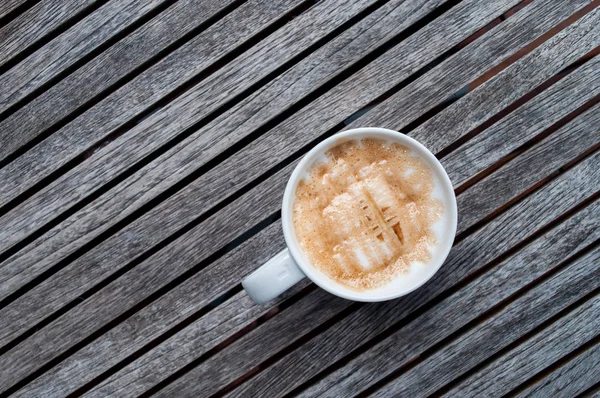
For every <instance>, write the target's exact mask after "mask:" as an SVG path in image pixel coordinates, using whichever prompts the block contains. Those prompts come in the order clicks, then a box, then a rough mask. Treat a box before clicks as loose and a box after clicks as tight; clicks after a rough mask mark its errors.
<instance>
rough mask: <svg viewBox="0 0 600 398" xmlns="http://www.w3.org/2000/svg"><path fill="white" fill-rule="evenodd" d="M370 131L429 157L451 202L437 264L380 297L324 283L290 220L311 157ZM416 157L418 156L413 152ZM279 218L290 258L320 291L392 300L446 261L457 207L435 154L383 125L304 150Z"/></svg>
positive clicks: (350, 132)
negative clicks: (443, 246)
mask: <svg viewBox="0 0 600 398" xmlns="http://www.w3.org/2000/svg"><path fill="white" fill-rule="evenodd" d="M373 133H375V134H379V135H384V136H387V137H389V138H390V140H394V139H395V140H396V141H398V138H400V140H402V141H408V142H409V143H410V145H408V147H409V149H411V151H413V149H414V148H413V147H411V146H414V147H416V148H418V149H419V150H420V151H421V152H423V153H424V154H425V156H426V157H428V158H429V159H428V160H429V161H430V162H431V163H433V164H434V165H435V167H436V168H437V169H438V170H437V172H438V173H437V174H438V177H440V179H441V181H442V184H443V185H444V186H445V188H449V190H450V191H451V192H452V197H451V198H448V199H449V200H450V202H451V208H450V209H447V210H446V211H450V223H451V225H450V227H451V230H452V236H451V237H448V240H451V243H450V244H449V245H447V249H446V250H445V253H443V255H442V256H441V258H440V260H439V261H438V263H437V264H434V268H435V269H433V272H431V273H430V275H429V276H427V277H426V278H425V279H423V280H421V281H419V282H418V283H415V284H414V285H412V286H411V287H410V288H408V289H405V290H402V291H399V292H395V293H391V294H382V295H380V296H364V295H361V292H360V291H356V292H355V293H354V292H353V291H351V290H350V291H348V290H349V289H346V290H343V288H344V287H343V286H342V285H340V284H339V283H337V282H335V281H333V280H331V281H332V282H333V283H332V284H328V283H324V282H323V280H324V278H328V276H327V275H325V274H323V273H322V272H321V271H319V270H318V269H317V268H316V267H315V266H313V265H312V264H310V263H308V264H305V262H304V260H303V258H302V256H301V253H302V252H303V250H302V248H301V247H300V244H299V243H298V241H297V239H296V237H295V232H294V226H293V220H292V207H293V206H292V204H293V201H294V196H295V190H296V186H297V183H298V182H299V181H300V179H301V177H302V174H303V172H304V171H305V170H307V166H312V164H311V163H312V162H314V161H315V160H316V159H314V157H315V155H316V154H320V153H321V152H322V151H326V150H328V149H329V148H332V147H334V146H336V145H339V144H341V143H343V142H346V141H351V140H360V139H363V138H368V135H369V134H373ZM400 143H401V144H405V142H400ZM417 156H421V155H417ZM434 172H435V171H434ZM281 220H282V227H283V235H284V239H285V242H286V245H287V247H288V250H289V251H290V253H291V255H292V258H293V260H294V261H295V262H296V264H297V265H298V267H299V268H300V269H301V270H302V272H304V274H305V275H306V276H307V278H309V279H310V280H311V281H313V282H314V283H315V284H317V286H319V287H320V288H321V289H324V290H326V291H328V292H329V293H331V294H334V295H336V296H338V297H342V298H344V299H348V300H354V301H362V302H377V301H386V300H392V299H395V298H398V297H401V296H404V295H406V294H409V293H411V292H413V291H415V290H416V289H418V288H419V287H421V286H423V285H424V284H425V283H427V282H428V281H429V280H430V279H431V278H432V277H433V276H434V275H435V274H436V273H437V272H438V271H439V269H440V268H441V266H442V265H443V264H444V262H445V261H446V258H447V257H448V253H449V252H450V249H451V248H452V242H454V238H455V237H456V229H457V224H458V210H457V204H456V194H455V193H454V188H453V186H452V182H451V181H450V178H449V177H448V174H447V173H446V170H445V169H444V167H443V166H442V164H441V163H440V162H439V160H438V159H437V158H436V157H435V155H434V154H433V153H431V151H429V150H428V149H427V148H426V147H425V146H424V145H423V144H421V143H420V142H418V141H417V140H415V139H414V138H411V137H409V136H407V135H406V134H403V133H400V132H398V131H394V130H389V129H384V128H380V127H361V128H355V129H350V130H345V131H342V132H339V133H336V134H334V135H332V136H331V137H329V138H327V139H325V140H323V141H321V142H320V143H319V144H317V145H316V146H314V147H313V148H312V149H311V150H310V151H309V152H307V153H306V154H305V155H304V156H303V157H302V159H301V160H300V162H299V163H298V164H297V165H296V167H295V168H294V171H293V172H292V174H291V176H290V178H289V180H288V182H287V185H286V187H285V192H284V194H283V203H282V206H281ZM329 279H330V278H329ZM332 286H333V287H332ZM338 287H339V289H337V288H338Z"/></svg>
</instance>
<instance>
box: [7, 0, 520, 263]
mask: <svg viewBox="0 0 600 398" xmlns="http://www.w3.org/2000/svg"><path fill="white" fill-rule="evenodd" d="M493 4H496V3H493ZM468 6H469V4H467V6H465V8H463V9H462V10H458V11H457V13H458V15H453V16H452V18H457V19H458V20H461V21H462V19H463V18H466V15H461V13H467V14H468V13H474V11H473V10H474V9H473V7H468ZM495 12H496V13H498V12H499V10H495ZM477 15H478V16H480V15H481V13H477ZM442 22H443V24H442ZM442 22H440V24H439V25H438V24H435V22H434V24H430V25H429V26H428V29H432V30H428V31H427V32H426V33H424V34H423V35H422V36H419V37H418V38H415V39H414V40H413V41H409V42H408V43H407V45H406V47H403V46H399V49H398V51H390V52H389V54H390V55H389V56H388V53H386V56H385V57H384V59H383V60H382V61H381V62H379V60H380V59H378V60H377V62H376V65H375V66H374V67H373V68H372V69H367V72H366V73H363V74H362V75H361V76H363V77H362V79H365V76H366V77H369V76H373V74H375V75H376V74H377V72H381V70H378V69H379V68H381V67H386V68H389V67H390V63H389V60H391V59H396V60H397V59H406V60H407V61H406V62H407V63H408V64H409V65H410V63H411V62H414V61H412V60H411V56H416V57H422V56H423V57H427V56H428V54H429V53H428V51H431V49H432V47H427V46H424V45H423V43H426V42H433V38H432V37H431V36H433V37H436V38H437V40H440V41H441V43H443V45H446V44H448V40H442V39H447V38H449V37H453V35H452V34H451V32H447V31H444V34H440V35H439V36H436V35H435V33H436V29H438V28H439V27H440V26H451V27H457V26H458V27H461V28H462V27H464V26H465V25H464V24H462V25H456V24H449V22H450V21H448V20H444V21H442ZM480 23H482V21H480ZM514 26H515V25H513V28H514ZM473 29H474V30H476V29H477V27H476V25H475V26H473ZM440 33H441V32H440ZM454 37H455V38H456V39H455V40H457V42H458V41H460V39H461V37H460V36H458V37H456V36H454ZM462 38H464V36H463V37H462ZM422 49H425V54H423V53H420V52H419V51H421V50H422ZM467 56H473V55H467ZM419 60H420V62H422V64H424V63H425V62H426V60H427V58H419ZM462 61H464V59H461V58H458V59H455V63H457V64H459V63H460V62H462ZM488 61H489V60H488ZM410 70H411V69H409V70H408V71H410ZM394 71H395V72H396V73H398V74H399V76H398V78H399V79H402V78H403V77H406V76H407V75H408V73H407V71H403V70H400V69H399V68H396V69H394ZM390 73H391V72H386V73H385V74H384V76H385V77H386V79H381V81H377V82H372V81H369V80H367V81H366V82H365V85H366V86H367V84H368V86H367V87H376V88H379V89H381V90H382V91H383V90H385V89H386V88H388V87H390V83H393V81H391V79H390V76H391V75H390ZM466 73H468V71H467V72H465V75H464V76H463V78H464V79H465V80H466V79H467V77H466ZM438 79H441V80H442V81H443V80H444V79H448V80H450V78H449V77H447V75H446V74H443V73H441V72H440V73H439V75H438ZM408 89H414V87H412V88H411V87H410V86H409V88H408ZM345 90H346V95H345V96H339V95H338V96H336V97H328V101H322V102H321V106H320V107H319V108H317V109H315V108H310V107H309V108H307V109H306V113H301V114H298V116H297V117H295V118H294V119H293V121H292V122H290V123H287V124H286V125H285V127H283V128H282V129H279V128H278V129H276V130H274V131H272V132H270V133H268V134H267V136H266V137H264V138H265V140H259V141H258V142H256V143H255V144H254V145H252V146H251V147H250V148H248V150H249V151H242V152H240V153H238V154H236V155H235V157H234V160H233V161H232V162H230V163H226V164H224V165H222V167H221V170H218V171H217V172H212V174H211V173H209V174H208V175H207V176H203V177H202V178H201V179H200V180H197V181H196V182H194V184H193V186H202V187H203V190H204V188H205V187H206V186H207V185H209V182H210V185H212V184H213V182H214V183H219V182H220V181H230V182H228V183H227V186H229V185H230V184H231V181H234V182H235V183H236V185H241V184H243V183H245V182H248V181H251V180H252V179H253V178H255V177H256V176H257V175H259V174H260V173H261V172H262V171H264V170H265V168H266V167H267V166H270V165H272V164H274V163H275V162H277V161H280V160H282V159H283V158H285V156H286V154H288V153H290V152H292V151H293V150H296V149H298V148H299V147H301V146H302V145H304V144H306V143H307V142H309V140H310V139H312V138H314V137H315V136H317V135H318V134H319V133H322V132H323V131H326V130H327V128H328V127H329V126H328V125H323V124H324V122H323V119H320V118H319V116H315V115H320V113H325V112H329V113H331V112H333V110H336V109H338V108H341V109H343V108H344V106H348V105H347V103H348V102H351V101H352V97H353V96H354V93H356V92H357V91H356V88H355V87H352V86H351V87H346V88H345ZM362 91H363V92H365V90H362ZM366 92H367V93H368V91H366ZM371 94H372V93H370V94H369V96H367V97H366V98H362V99H361V101H364V102H363V104H367V103H368V102H369V101H371V100H372V99H373V98H374V96H373V95H371ZM438 95H439V97H438V99H441V98H443V96H444V95H448V94H447V92H445V91H443V90H442V92H439V93H438ZM410 98H411V99H415V98H416V97H414V96H413V97H410ZM433 101H434V99H430V103H432V102H433ZM329 104H332V105H331V106H329V107H328V105H329ZM359 106H360V104H359V105H358V107H357V108H356V109H359ZM431 106H432V105H431ZM252 109H253V108H252V107H250V108H249V109H248V111H252ZM408 109H409V110H410V111H409V112H407V115H410V114H413V115H414V113H411V112H416V111H417V110H418V109H420V108H419V107H418V106H415V107H414V108H413V107H408ZM346 112H348V111H347V110H346ZM349 114H351V112H349V113H348V114H346V117H347V116H348V115H349ZM307 115H311V117H312V118H316V119H314V120H313V119H310V118H309V116H307ZM343 115H344V113H342V112H340V113H338V114H337V115H336V117H337V118H340V119H341V120H343V118H344V116H343ZM325 116H328V115H327V114H326V115H325ZM414 117H415V116H413V118H414ZM408 118H409V116H407V119H408ZM169 120H170V119H169ZM180 120H181V119H178V121H180ZM307 120H311V125H308V122H307ZM325 120H327V119H325ZM234 122H235V123H234V126H235V127H236V132H235V133H236V135H237V136H239V135H240V134H248V132H249V131H251V127H253V126H252V125H250V126H248V127H250V128H248V129H245V128H244V127H245V126H244V125H242V126H239V125H238V124H237V123H238V122H237V119H234ZM298 123H300V124H298ZM297 125H304V126H306V129H307V130H306V131H298V129H296V126H297ZM166 126H167V125H165V126H164V127H163V126H162V123H161V124H159V125H157V126H156V127H153V128H155V129H156V130H158V131H160V132H164V128H166ZM170 126H173V124H170ZM209 127H210V129H207V130H204V129H202V130H200V131H198V132H197V133H196V134H194V135H193V136H191V137H190V138H189V139H188V140H187V141H185V142H183V143H182V144H181V146H180V147H179V148H174V149H173V150H172V151H170V152H169V153H167V154H165V155H164V156H163V158H159V159H157V160H156V161H155V162H154V163H153V164H151V165H150V166H149V167H148V168H147V169H145V170H143V171H140V173H138V175H136V176H135V177H133V178H131V179H130V180H129V181H131V182H124V183H123V184H121V186H125V185H126V184H132V183H133V181H136V178H140V177H138V176H139V175H142V173H144V172H145V171H152V172H153V174H154V173H155V172H159V171H160V172H163V173H164V176H163V177H159V176H158V175H156V176H154V177H152V179H155V178H156V179H158V181H161V180H163V179H165V178H171V179H172V178H173V175H174V174H175V173H180V175H182V177H183V176H186V175H189V173H191V172H192V171H193V170H194V169H195V167H199V166H202V165H203V164H206V162H208V160H209V159H210V152H208V151H209V150H210V151H215V152H213V155H212V156H216V154H217V153H218V151H219V150H222V149H223V146H226V145H229V144H230V140H231V137H228V136H226V137H224V138H222V139H221V140H217V137H215V135H214V134H215V132H220V131H222V130H221V129H220V128H221V125H220V124H217V125H211V126H209ZM238 127H239V128H238ZM211 132H212V133H211ZM301 133H304V134H301ZM309 133H310V135H309ZM142 134H143V131H140V132H138V134H136V137H139V136H140V135H142ZM163 135H164V134H163ZM288 135H291V137H290V139H289V140H288V139H287V136H288ZM282 137H283V138H282ZM265 141H266V142H265ZM273 141H278V143H277V144H278V145H276V146H273V145H274V144H273ZM145 143H146V144H147V141H145ZM139 144H140V147H143V145H142V143H139ZM192 144H193V145H192ZM263 146H264V147H265V148H269V147H274V148H280V149H279V150H278V151H277V152H276V154H277V156H275V153H274V154H273V159H271V158H270V157H268V156H267V154H266V152H264V150H263V149H261V147H263ZM281 148H284V149H281ZM122 149H123V148H120V147H118V146H115V150H118V151H120V152H119V153H120V156H123V159H125V158H126V157H131V151H127V150H122ZM182 150H183V151H185V152H182ZM177 152H179V153H178V155H177V159H182V161H180V162H175V164H174V166H173V167H172V168H167V167H166V166H165V165H166V164H168V163H170V162H173V160H171V161H170V162H166V159H169V158H171V159H172V158H174V156H173V155H174V154H175V153H177ZM108 154H110V155H113V157H112V158H111V160H109V159H107V158H105V157H104V156H102V157H99V158H97V159H96V161H94V162H93V163H92V164H90V165H89V168H88V169H87V170H90V169H94V170H99V168H103V167H105V165H106V163H107V162H109V161H110V162H112V163H111V164H114V163H116V161H115V160H113V159H114V155H115V153H114V151H112V152H108ZM107 156H108V155H107ZM254 157H256V158H257V161H256V162H254V163H253V164H252V165H251V166H252V167H250V165H249V168H248V170H247V171H248V174H249V175H248V174H242V173H237V171H236V173H234V172H233V171H234V170H233V169H232V168H231V166H229V165H230V164H234V165H235V164H240V163H239V162H240V161H241V162H244V163H245V162H247V159H249V158H250V159H253V158H254ZM118 159H120V158H117V160H118ZM267 162H268V163H267ZM155 164H156V165H158V164H161V165H162V166H163V167H160V168H157V167H156V166H154V165H155ZM154 170H156V171H154ZM236 170H237V168H236ZM80 174H84V175H83V176H81V178H85V176H87V175H89V172H88V171H85V172H84V173H80ZM99 174H102V173H99ZM219 174H224V176H219ZM232 174H235V175H232ZM237 174H239V175H237ZM102 175H104V174H102ZM175 175H176V174H175ZM147 178H150V177H147ZM72 180H73V181H75V180H78V181H79V184H81V185H85V184H82V181H81V180H80V179H79V178H77V179H76V178H75V177H74V178H73V179H72ZM137 184H139V183H137ZM148 184H151V185H152V183H149V182H146V183H144V184H143V185H145V186H149V185H148ZM81 185H78V187H75V189H78V188H79V187H80V186H81ZM165 185H166V184H165ZM215 185H217V186H220V185H218V184H215ZM163 186H164V185H163ZM152 187H153V188H154V189H156V190H158V187H157V186H156V185H154V186H152ZM63 188H65V187H64V186H63ZM88 188H89V187H88ZM194 189H195V188H188V189H187V191H185V190H184V191H182V193H181V194H179V196H178V198H179V199H178V200H179V201H180V202H181V201H183V202H188V199H187V198H188V197H189V196H188V194H189V193H190V192H191V191H192V190H194ZM55 192H56V194H51V195H52V197H56V199H57V200H61V198H64V197H65V196H67V195H65V190H62V191H60V192H62V193H61V195H58V192H59V189H58V188H57V189H56V190H55ZM207 193H208V192H207ZM133 194H135V196H131V195H133ZM127 196H129V198H128V199H125V198H124V197H122V196H121V197H119V198H116V200H114V201H113V203H114V202H116V203H118V204H119V205H120V206H117V207H116V208H115V207H114V206H116V205H115V204H111V207H112V209H114V210H110V212H108V211H106V212H104V211H103V212H98V211H96V214H95V216H94V217H93V218H92V220H93V219H97V217H98V216H97V215H98V214H99V213H100V214H102V213H106V214H110V217H108V219H112V220H114V222H116V221H117V219H115V217H114V215H124V214H126V213H123V210H124V209H123V204H127V205H128V204H129V203H132V202H134V201H135V200H136V198H139V197H140V192H139V185H137V186H136V188H135V189H134V190H130V193H129V194H127ZM202 197H203V198H204V199H203V200H211V201H212V203H215V202H217V200H218V197H217V196H215V192H213V196H212V197H211V196H210V195H208V194H202ZM149 199H150V198H148V197H147V198H144V199H142V200H143V201H142V202H138V203H139V204H138V206H140V205H142V204H143V203H145V202H146V200H149ZM48 200H50V199H49V198H38V204H39V205H40V206H41V204H42V203H47V201H48ZM174 200H175V199H174ZM50 201H52V200H50ZM134 203H135V202H134ZM171 203H174V202H171ZM207 206H209V203H206V202H205V205H204V208H206V207H207ZM35 207H36V208H37V207H38V205H35ZM176 207H177V208H180V207H181V205H180V204H177V205H176ZM117 208H120V210H117ZM44 209H46V210H47V206H46V207H44ZM13 214H16V213H13ZM22 214H23V213H20V214H18V215H17V217H18V218H21V219H22V220H23V222H19V224H20V225H21V226H19V225H16V226H15V228H16V229H18V230H21V228H26V229H27V228H30V227H32V223H31V217H22V216H21V215H22ZM35 214H36V217H35V219H36V220H41V221H43V218H44V215H43V214H40V213H39V212H36V213H35ZM8 217H10V215H8V216H7V217H6V218H5V219H4V220H5V222H6V223H7V224H14V223H13V222H10V221H8V220H7V218H8ZM79 217H81V215H80V216H79ZM25 220H27V222H25ZM33 227H35V226H33ZM97 227H98V224H97V223H93V224H90V223H88V225H87V226H86V227H85V228H87V231H89V230H94V229H96V228H97ZM7 232H8V231H7ZM13 232H15V233H16V231H13ZM84 232H85V230H84ZM154 232H155V233H156V232H158V233H159V234H160V233H162V232H167V230H165V229H164V228H161V229H160V231H154ZM96 233H97V232H96ZM69 234H70V235H71V237H73V236H74V235H73V232H72V231H71V232H69ZM12 236H14V234H13V235H12ZM154 236H156V237H158V236H159V235H154ZM6 238H7V239H11V235H9V234H6ZM147 242H148V243H150V241H147ZM59 247H60V246H59ZM56 252H57V250H56V246H55V249H54V250H53V251H52V252H51V253H56ZM51 253H48V254H47V255H50V254H51ZM47 255H45V256H43V257H46V256H47ZM63 256H64V254H63ZM43 257H41V258H43ZM38 264H39V263H38ZM41 266H42V267H43V266H44V265H41ZM13 269H19V270H22V269H23V268H22V267H17V268H14V267H13Z"/></svg>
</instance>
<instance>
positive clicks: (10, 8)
mask: <svg viewBox="0 0 600 398" xmlns="http://www.w3.org/2000/svg"><path fill="white" fill-rule="evenodd" d="M27 2H28V0H5V1H3V2H2V3H0V18H4V17H6V16H7V15H9V14H10V13H11V12H14V11H15V10H16V9H17V8H19V7H21V6H24V4H25V3H27Z"/></svg>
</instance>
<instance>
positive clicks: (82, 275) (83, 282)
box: [3, 181, 229, 338]
mask: <svg viewBox="0 0 600 398" xmlns="http://www.w3.org/2000/svg"><path fill="white" fill-rule="evenodd" d="M225 187H226V188H229V187H228V186H225ZM193 189H194V191H190V190H189V189H186V190H184V191H182V192H181V193H180V194H178V196H176V197H174V200H179V202H178V203H177V202H176V203H177V205H173V202H171V203H167V204H166V205H165V206H168V207H166V208H167V209H169V208H172V209H178V212H177V213H174V214H173V217H172V218H171V220H167V219H165V216H168V215H167V214H165V213H162V211H161V209H160V208H157V209H158V210H156V212H154V213H152V212H151V213H148V214H147V215H146V216H145V219H146V220H148V219H151V220H156V219H161V223H160V225H158V224H156V223H155V224H154V226H150V225H148V224H146V225H144V224H141V225H140V224H138V226H140V229H137V230H134V229H128V230H126V231H123V234H122V235H120V236H117V235H115V237H114V239H113V238H111V239H110V240H109V241H107V245H106V246H104V247H102V248H98V250H97V251H94V252H90V253H91V254H90V255H89V256H83V257H81V259H80V260H79V261H77V263H74V264H73V266H69V267H67V268H65V269H64V270H63V271H61V272H59V273H58V274H56V276H54V277H53V278H51V279H49V280H47V281H46V282H44V283H42V284H41V285H39V286H38V287H36V288H35V289H33V290H32V291H31V292H29V293H27V294H26V295H25V296H23V298H22V299H19V300H18V301H16V302H15V303H13V304H14V305H11V306H9V307H8V308H7V309H6V312H4V314H6V316H7V318H5V319H7V322H6V323H5V324H6V327H5V328H4V329H3V333H4V337H5V338H9V337H10V336H11V335H14V334H15V333H17V332H18V331H19V330H22V328H23V326H24V325H33V323H34V322H36V321H37V320H38V319H39V316H40V315H43V314H47V313H49V312H51V311H52V310H53V309H57V308H60V307H59V306H61V305H63V303H65V302H67V300H69V299H70V298H75V297H76V294H77V292H83V291H85V289H87V288H88V287H89V286H91V285H92V284H93V283H94V282H95V281H97V280H101V279H102V278H104V277H106V276H107V275H108V272H109V270H110V269H111V265H110V264H111V261H114V265H112V267H118V266H122V264H123V262H124V259H125V258H133V256H135V254H136V253H140V251H138V249H139V248H140V246H139V245H138V244H136V245H132V244H131V240H129V239H125V240H124V241H123V240H122V237H131V236H140V234H143V235H146V236H147V238H145V239H141V240H140V242H143V244H152V243H151V242H152V239H155V240H154V242H156V241H158V240H160V239H162V236H165V235H164V233H165V232H168V231H169V230H170V228H171V226H172V225H173V224H171V223H174V224H175V225H177V224H178V223H181V222H182V221H184V220H189V218H187V217H190V215H191V214H193V215H194V216H196V215H198V213H199V210H198V209H205V208H206V202H204V203H198V202H196V203H194V206H197V207H195V208H193V209H192V208H190V209H185V208H183V207H181V206H182V205H183V204H184V203H188V204H191V203H190V201H189V198H190V197H196V198H201V197H205V198H213V197H214V196H211V195H210V192H207V184H206V183H203V182H202V181H200V183H199V184H197V185H196V184H195V185H194V186H193ZM178 198H179V199H178ZM213 203H214V202H213ZM184 209H185V210H184ZM186 213H187V214H188V215H187V216H184V217H180V216H181V215H182V214H183V215H185V214H186ZM179 225H181V224H179ZM149 227H151V229H150V228H149ZM136 228H137V226H136ZM134 231H136V232H134ZM107 248H109V249H108V250H107ZM125 253H127V256H125V255H124V254H125ZM130 253H131V254H130ZM92 255H93V256H98V255H99V257H96V259H93V257H91V256H92ZM113 255H114V257H113ZM130 255H133V256H132V257H128V256H130ZM110 257H112V258H114V260H109V258H110ZM125 261H126V260H125ZM98 262H102V264H103V265H104V267H90V265H92V264H97V263H98ZM85 268H86V269H88V271H86V272H82V269H85ZM113 269H114V268H113ZM54 278H56V279H54ZM65 280H68V281H69V282H70V284H69V285H67V286H65V285H64V283H62V284H61V283H60V281H65ZM61 286H63V287H61ZM42 297H43V298H44V301H43V302H42V301H40V298H42ZM17 314H18V316H17ZM8 319H11V321H10V322H8Z"/></svg>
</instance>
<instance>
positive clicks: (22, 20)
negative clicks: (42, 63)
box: [0, 0, 96, 66]
mask: <svg viewBox="0 0 600 398" xmlns="http://www.w3.org/2000/svg"><path fill="white" fill-rule="evenodd" d="M95 2H96V1H95V0H59V1H57V0H42V1H40V2H39V3H37V4H35V5H34V6H33V7H31V8H30V9H28V10H27V11H25V12H24V13H23V14H21V15H19V16H18V17H16V18H15V19H13V20H12V21H10V22H9V23H8V24H7V25H6V26H4V27H2V28H0V48H1V49H2V51H0V66H2V65H4V64H5V63H6V62H7V61H9V60H10V59H11V58H13V57H14V56H15V55H17V54H18V53H20V52H21V51H23V50H24V49H26V48H27V47H29V46H31V45H32V44H34V43H35V42H36V41H37V40H40V39H41V38H43V37H44V36H46V35H47V34H49V33H50V32H52V31H53V30H54V29H56V28H58V27H60V26H61V25H62V24H63V23H65V22H67V21H68V20H69V19H70V18H73V17H75V16H76V15H77V14H78V13H80V12H82V11H85V10H86V9H87V8H88V7H90V6H92V5H93V4H94V3H95Z"/></svg>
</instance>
